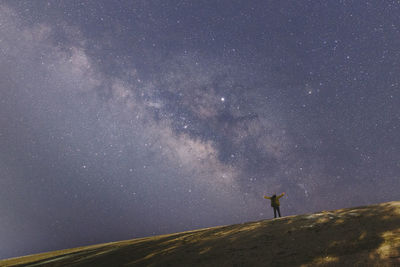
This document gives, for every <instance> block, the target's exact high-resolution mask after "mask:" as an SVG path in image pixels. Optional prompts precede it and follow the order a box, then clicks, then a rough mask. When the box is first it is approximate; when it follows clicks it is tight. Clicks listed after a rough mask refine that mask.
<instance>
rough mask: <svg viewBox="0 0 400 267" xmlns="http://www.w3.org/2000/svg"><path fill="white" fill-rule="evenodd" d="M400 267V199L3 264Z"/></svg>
mask: <svg viewBox="0 0 400 267" xmlns="http://www.w3.org/2000/svg"><path fill="white" fill-rule="evenodd" d="M19 264H23V265H25V264H28V266H88V265H89V266H124V265H127V266H400V201H396V202H388V203H383V204H379V205H371V206H366V207H357V208H350V209H341V210H335V211H323V212H320V213H316V214H307V215H298V216H290V217H284V218H279V219H274V220H264V221H259V222H249V223H244V224H237V225H229V226H220V227H213V228H207V229H201V230H196V231H190V232H184V233H176V234H170V235H163V236H156V237H148V238H141V239H133V240H128V241H121V242H113V243H107V244H99V245H94V246H88V247H81V248H74V249H67V250H61V251H54V252H48V253H42V254H37V255H31V256H25V257H20V258H13V259H8V260H3V261H0V266H14V265H19Z"/></svg>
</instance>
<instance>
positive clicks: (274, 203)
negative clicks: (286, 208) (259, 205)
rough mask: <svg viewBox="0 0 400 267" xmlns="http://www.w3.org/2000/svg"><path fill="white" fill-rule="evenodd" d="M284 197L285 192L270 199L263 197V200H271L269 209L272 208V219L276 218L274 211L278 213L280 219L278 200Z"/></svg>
mask: <svg viewBox="0 0 400 267" xmlns="http://www.w3.org/2000/svg"><path fill="white" fill-rule="evenodd" d="M284 195H285V192H283V193H282V194H280V195H279V196H276V195H275V194H274V195H273V196H272V197H267V196H264V198H265V199H270V200H271V207H273V208H274V218H276V211H278V215H279V217H281V211H280V209H279V206H280V204H279V199H280V198H281V197H283V196H284Z"/></svg>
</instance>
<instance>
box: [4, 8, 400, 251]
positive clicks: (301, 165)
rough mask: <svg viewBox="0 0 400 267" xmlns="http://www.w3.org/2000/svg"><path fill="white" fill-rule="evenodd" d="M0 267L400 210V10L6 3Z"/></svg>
mask: <svg viewBox="0 0 400 267" xmlns="http://www.w3.org/2000/svg"><path fill="white" fill-rule="evenodd" d="M0 101H1V102H0V258H8V257H13V256H21V255H26V254H32V253H38V252H43V251H49V250H56V249H62V248H69V247H77V246H82V245H88V244H95V243H101V242H108V241H117V240H126V239H131V238H136V237H144V236H150V235H158V234H165V233H172V232H180V231H185V230H191V229H197V228H203V227H211V226H217V225H226V224H234V223H243V222H247V221H256V220H262V219H270V218H272V217H273V211H272V209H271V207H270V205H269V202H268V200H266V199H264V198H263V195H271V194H273V193H277V194H280V193H282V192H286V196H285V197H284V198H282V199H281V211H282V214H283V215H284V216H285V215H293V214H302V213H309V212H315V211H321V210H328V209H337V208H344V207H352V206H358V205H367V204H372V203H379V202H384V201H391V200H399V192H400V181H399V180H400V179H399V173H400V150H399V149H400V1H380V0H379V1H378V0H377V1H350V0H349V1H345V0H342V1H330V0H329V1H328V0H326V1H282V0H279V1H264V0H263V1H232V0H220V1H215V0H214V1H177V0H168V1H165V0H159V1H149V0H143V1H140V0H137V1H108V0H104V1H98V0H96V1H94V0H93V1H14V0H12V1H11V0H10V1H7V0H3V1H1V2H0Z"/></svg>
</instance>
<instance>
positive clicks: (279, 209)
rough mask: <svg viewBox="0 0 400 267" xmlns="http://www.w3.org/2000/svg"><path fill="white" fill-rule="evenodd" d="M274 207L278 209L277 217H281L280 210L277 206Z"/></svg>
mask: <svg viewBox="0 0 400 267" xmlns="http://www.w3.org/2000/svg"><path fill="white" fill-rule="evenodd" d="M276 209H277V210H278V214H279V217H281V210H280V209H279V207H276Z"/></svg>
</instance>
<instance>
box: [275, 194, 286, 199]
mask: <svg viewBox="0 0 400 267" xmlns="http://www.w3.org/2000/svg"><path fill="white" fill-rule="evenodd" d="M284 195H285V192H283V193H282V194H280V195H279V196H277V198H278V199H280V198H281V197H283V196H284Z"/></svg>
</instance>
